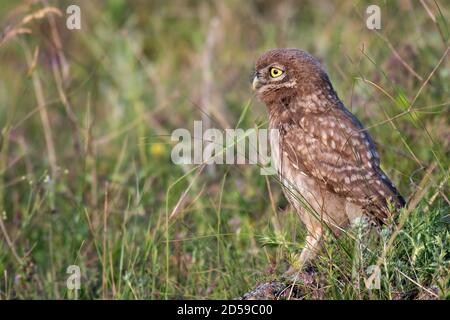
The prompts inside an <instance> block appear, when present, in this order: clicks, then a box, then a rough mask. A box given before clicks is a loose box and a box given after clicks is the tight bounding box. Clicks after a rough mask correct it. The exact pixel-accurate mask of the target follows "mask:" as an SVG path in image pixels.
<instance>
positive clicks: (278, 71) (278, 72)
mask: <svg viewBox="0 0 450 320" xmlns="http://www.w3.org/2000/svg"><path fill="white" fill-rule="evenodd" d="M282 74H283V70H281V69H278V68H275V67H273V68H270V76H271V77H272V78H278V77H279V76H281V75H282Z"/></svg>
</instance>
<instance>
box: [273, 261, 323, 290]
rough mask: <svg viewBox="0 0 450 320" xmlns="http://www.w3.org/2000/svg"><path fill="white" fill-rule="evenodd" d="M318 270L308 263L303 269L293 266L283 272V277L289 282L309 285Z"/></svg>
mask: <svg viewBox="0 0 450 320" xmlns="http://www.w3.org/2000/svg"><path fill="white" fill-rule="evenodd" d="M315 274H316V270H315V268H314V267H313V266H312V265H309V264H307V265H306V266H304V267H303V268H301V269H298V268H296V266H291V267H289V269H288V270H287V271H286V272H285V273H283V275H282V276H281V278H282V279H283V280H284V281H285V282H288V283H292V284H294V285H295V284H303V285H308V284H310V283H311V282H312V281H313V278H314V276H315Z"/></svg>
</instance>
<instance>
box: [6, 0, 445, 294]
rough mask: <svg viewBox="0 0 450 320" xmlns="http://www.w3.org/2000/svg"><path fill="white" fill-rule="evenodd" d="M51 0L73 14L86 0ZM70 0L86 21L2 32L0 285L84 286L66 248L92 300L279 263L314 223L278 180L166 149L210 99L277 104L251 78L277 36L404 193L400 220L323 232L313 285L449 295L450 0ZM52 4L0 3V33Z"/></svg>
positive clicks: (226, 290)
mask: <svg viewBox="0 0 450 320" xmlns="http://www.w3.org/2000/svg"><path fill="white" fill-rule="evenodd" d="M49 2H50V3H49V5H53V6H56V7H57V8H59V9H60V10H61V12H62V13H63V16H64V15H65V8H66V6H68V5H69V4H72V3H73V2H74V1H49ZM75 2H76V3H78V4H79V5H80V6H81V10H82V30H79V31H69V30H67V29H66V28H65V20H64V19H65V18H61V17H58V16H57V15H55V14H51V13H50V14H48V15H45V16H44V17H37V18H36V19H35V20H33V21H31V22H29V23H27V24H26V25H24V26H22V27H23V28H28V29H29V31H30V32H31V33H29V34H17V35H15V36H13V37H11V38H10V39H8V40H7V41H0V128H1V136H0V215H1V220H0V221H1V222H0V223H1V224H0V227H1V228H0V239H1V240H0V299H13V298H20V299H24V298H31V299H39V298H41V299H55V298H57V299H66V298H75V297H76V296H75V293H74V292H71V291H69V290H68V289H67V287H66V280H67V278H68V277H69V274H67V273H66V270H67V268H68V266H70V265H78V266H79V267H80V269H81V275H82V279H81V290H80V292H79V293H78V298H82V299H101V298H112V299H169V298H199V299H218V298H235V297H238V296H240V295H241V294H243V293H244V292H247V291H249V290H250V289H251V288H253V287H254V286H255V285H256V284H257V283H259V282H262V281H267V280H270V279H276V278H277V277H278V276H279V275H280V274H281V273H282V272H283V271H284V270H285V269H286V268H287V260H288V259H289V257H290V256H291V255H293V254H294V253H295V252H297V251H298V250H300V249H301V248H302V245H303V237H304V229H303V226H302V225H301V223H300V221H299V220H298V219H297V218H296V216H295V214H294V212H292V209H291V208H290V207H289V206H288V205H287V202H286V200H285V198H284V196H283V195H282V193H281V189H280V186H279V183H278V182H277V179H276V178H275V177H273V176H272V177H264V176H261V175H259V168H258V167H257V166H250V165H239V166H235V165H234V166H232V165H220V166H216V167H215V169H214V170H208V169H205V170H202V171H200V170H201V169H200V167H201V166H200V167H195V166H177V165H174V164H173V163H172V162H171V160H170V152H171V148H172V145H173V142H171V141H170V134H171V132H172V131H173V130H174V129H177V128H187V129H189V130H191V129H192V128H193V121H195V120H201V119H202V118H205V115H204V112H207V113H209V114H210V119H211V120H210V121H211V122H212V125H213V126H214V127H218V128H234V127H235V126H236V125H237V124H238V123H239V127H241V128H252V127H255V126H259V125H261V124H264V123H265V122H266V118H267V115H266V111H265V108H264V106H263V105H262V104H261V103H260V102H257V101H256V99H254V97H253V95H252V92H251V88H250V84H249V81H248V78H249V74H250V72H251V71H252V68H253V64H254V61H255V59H256V58H257V57H258V55H259V54H261V53H262V52H263V51H265V50H266V49H268V48H273V47H300V48H303V49H305V50H307V51H309V52H311V53H312V54H314V55H316V56H318V57H319V58H320V59H321V60H322V62H323V63H324V64H325V66H326V68H327V70H328V72H329V74H330V77H331V80H332V82H333V83H334V86H335V88H336V90H337V92H338V94H339V96H340V97H341V99H342V100H343V101H344V103H345V104H346V105H347V107H348V108H350V109H351V110H352V111H353V112H354V113H355V114H357V116H358V117H359V118H360V119H361V121H362V122H363V123H364V124H365V125H366V126H367V127H369V128H370V132H371V134H372V136H373V137H374V139H375V141H376V143H377V144H378V149H379V152H380V154H381V157H382V167H383V169H384V170H385V171H386V172H387V173H388V174H389V176H390V177H391V179H392V180H393V181H394V182H395V183H396V184H397V185H398V186H399V189H400V190H401V192H402V194H403V195H405V196H406V197H407V198H408V200H409V203H410V205H409V207H408V209H405V210H404V211H402V213H401V215H400V216H399V217H397V218H396V219H395V221H394V222H393V225H392V226H391V228H389V230H388V229H387V228H386V229H383V230H381V233H378V232H375V230H372V231H371V232H369V231H368V230H366V229H363V230H362V231H361V232H359V231H358V230H357V228H356V229H351V230H349V232H348V234H347V235H343V236H342V237H340V238H339V239H338V240H337V239H334V238H333V237H329V239H328V240H327V241H326V243H325V244H324V250H323V253H322V254H321V256H320V257H319V258H317V259H316V260H315V262H314V269H315V270H316V277H317V279H316V281H317V283H318V286H319V288H318V289H317V288H312V287H308V286H305V287H304V288H303V290H304V291H305V298H307V299H313V298H324V299H398V298H401V299H405V298H424V297H432V298H440V299H446V298H447V299H448V298H449V297H450V253H449V248H450V229H449V228H450V220H449V213H450V210H449V209H450V206H449V199H448V195H449V192H448V191H449V181H448V177H449V153H450V149H449V147H450V143H449V141H450V123H449V122H450V117H449V105H450V95H449V93H450V65H449V61H448V57H445V56H444V52H446V50H447V53H448V47H449V31H448V30H449V27H448V20H449V19H448V15H449V11H450V7H449V6H448V3H447V2H446V1H424V3H426V4H427V8H424V7H423V5H422V4H421V3H420V2H418V1H417V2H416V1H414V2H404V3H405V4H401V3H403V2H401V3H400V2H399V3H394V2H391V1H389V2H387V1H386V2H382V1H380V2H379V5H380V7H381V11H382V29H381V30H380V31H379V32H376V31H370V30H368V29H367V28H366V27H365V20H364V19H365V18H364V13H365V8H366V7H367V5H368V4H369V2H366V1H355V2H350V1H348V2H343V3H342V4H339V5H337V4H332V3H330V2H325V1H324V2H319V3H317V1H304V2H303V3H302V4H299V5H294V3H293V2H282V3H276V2H270V3H263V2H261V1H245V2H243V1H234V0H233V1H227V2H211V3H210V2H203V1H198V2H196V1H191V2H187V1H180V2H172V3H169V4H167V3H166V2H165V1H154V2H153V1H152V4H150V3H148V2H144V1H132V2H131V1H130V2H129V1H123V0H114V1H113V0H110V1H105V2H102V3H103V4H100V2H95V3H93V2H91V1H75ZM370 4H372V3H370ZM42 7H43V4H42V3H39V2H38V3H36V4H34V5H32V6H22V7H21V6H20V4H14V2H10V4H2V5H0V21H1V25H0V26H1V28H2V30H4V33H3V37H0V39H3V38H4V36H5V35H7V34H8V31H7V30H13V29H14V28H18V27H20V21H21V19H22V18H23V17H24V16H25V15H27V14H30V13H32V12H36V11H37V10H40V9H42ZM426 9H428V11H429V12H428V11H427V10H426ZM51 17H53V18H54V22H55V24H54V25H52V23H51ZM214 19H217V20H215V21H218V28H214V22H211V21H214ZM55 26H57V28H55ZM52 30H53V31H55V30H57V33H58V35H57V37H58V38H60V39H61V42H62V52H63V55H64V57H65V60H64V58H63V60H61V59H62V56H61V55H60V54H59V53H58V51H55V50H54V49H53V48H52V44H53V43H54V42H55V40H54V38H53V36H52V33H51V31H52ZM9 32H10V31H9ZM208 39H210V46H208V45H207V42H208V41H207V40H208ZM207 56H210V57H211V63H210V64H206V63H205V57H207ZM397 56H399V57H401V59H397V58H396V57H397ZM35 58H36V59H35ZM64 61H65V62H64ZM52 62H53V64H52ZM52 66H53V67H52ZM65 67H67V73H65V71H64V70H65V69H64V68H65ZM205 68H206V69H207V70H208V72H210V75H211V78H210V80H208V78H207V77H205V75H204V73H203V71H204V70H205ZM205 83H206V84H208V86H205ZM205 87H209V89H205ZM248 103H250V104H249V109H248V111H247V112H244V110H245V109H246V107H247V105H248ZM177 204H178V205H177ZM379 231H380V230H379ZM358 237H360V238H362V240H361V241H359V242H358V241H356V240H355V239H357V238H358ZM377 264H378V265H379V266H380V270H381V281H380V285H381V288H380V289H379V290H377V289H373V290H368V289H366V287H365V285H364V279H365V278H367V277H368V275H367V273H366V269H367V267H369V266H371V265H377Z"/></svg>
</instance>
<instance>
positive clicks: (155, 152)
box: [150, 143, 165, 158]
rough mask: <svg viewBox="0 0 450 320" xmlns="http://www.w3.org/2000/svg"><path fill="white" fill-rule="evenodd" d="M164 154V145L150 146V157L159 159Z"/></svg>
mask: <svg viewBox="0 0 450 320" xmlns="http://www.w3.org/2000/svg"><path fill="white" fill-rule="evenodd" d="M164 152H165V147H164V144H162V143H152V144H151V145H150V154H151V155H152V157H156V158H157V157H160V156H161V155H163V154H164Z"/></svg>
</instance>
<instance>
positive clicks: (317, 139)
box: [282, 109, 404, 220]
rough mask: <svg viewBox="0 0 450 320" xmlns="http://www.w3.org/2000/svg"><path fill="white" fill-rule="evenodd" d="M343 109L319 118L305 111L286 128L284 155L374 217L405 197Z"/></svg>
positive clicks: (380, 216) (400, 203)
mask: <svg viewBox="0 0 450 320" xmlns="http://www.w3.org/2000/svg"><path fill="white" fill-rule="evenodd" d="M349 114H350V112H348V111H347V110H342V109H341V110H338V112H333V113H329V114H327V115H326V116H324V115H321V116H320V117H317V116H314V115H309V116H308V115H305V116H303V117H302V118H301V119H300V121H299V122H298V123H297V124H296V125H295V126H294V127H292V126H291V128H290V130H289V131H287V132H286V134H285V135H284V137H283V139H284V142H285V143H282V144H283V145H284V148H283V149H284V150H283V151H284V153H285V155H287V157H288V159H289V161H290V162H291V163H295V164H296V167H298V168H299V170H301V171H303V172H304V173H305V174H307V175H309V176H312V177H314V178H315V179H316V180H317V182H318V183H319V184H322V186H323V187H324V188H327V189H328V190H329V191H331V192H333V193H335V194H337V195H339V196H341V197H344V198H346V199H347V201H350V202H353V203H356V204H358V205H361V206H362V207H363V208H364V210H365V211H366V213H368V214H369V215H372V216H374V217H375V218H377V219H378V220H384V219H385V218H386V217H388V216H389V215H390V212H389V209H388V205H387V203H388V202H391V203H392V204H393V205H394V206H396V207H401V206H403V205H404V200H403V198H402V197H401V196H400V194H399V193H398V191H397V190H396V189H395V187H394V186H393V184H392V182H391V181H390V180H389V178H388V177H387V176H386V175H385V174H384V172H383V171H382V170H381V168H380V167H379V163H380V161H379V157H378V154H377V152H376V150H375V146H374V143H373V142H372V140H371V138H370V136H369V135H368V133H367V131H366V130H364V128H363V127H362V125H361V124H360V123H359V121H358V120H357V119H356V118H355V117H354V116H353V115H351V114H350V115H351V117H350V118H349Z"/></svg>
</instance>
